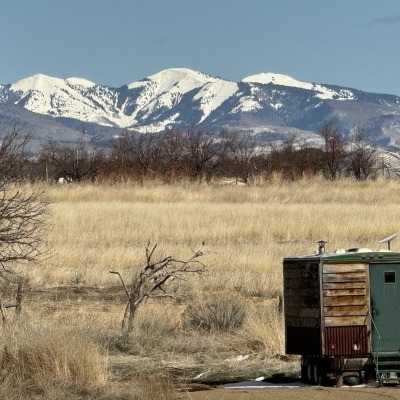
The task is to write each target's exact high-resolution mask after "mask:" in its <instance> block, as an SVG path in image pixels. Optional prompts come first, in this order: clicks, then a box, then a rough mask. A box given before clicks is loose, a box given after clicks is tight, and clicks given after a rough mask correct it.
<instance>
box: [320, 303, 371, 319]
mask: <svg viewBox="0 0 400 400" xmlns="http://www.w3.org/2000/svg"><path fill="white" fill-rule="evenodd" d="M368 309H369V308H368V306H367V305H366V304H364V305H361V306H351V307H346V306H345V307H324V315H325V317H340V316H343V317H344V316H348V315H367V313H368Z"/></svg>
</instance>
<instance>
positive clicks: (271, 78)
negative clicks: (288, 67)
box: [242, 72, 314, 90]
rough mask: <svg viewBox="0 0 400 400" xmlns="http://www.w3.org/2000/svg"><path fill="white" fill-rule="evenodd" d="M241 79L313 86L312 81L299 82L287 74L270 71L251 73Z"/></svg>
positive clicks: (264, 82) (252, 81) (263, 82)
mask: <svg viewBox="0 0 400 400" xmlns="http://www.w3.org/2000/svg"><path fill="white" fill-rule="evenodd" d="M242 81H243V82H248V83H262V84H268V83H273V84H274V85H282V86H290V87H298V88H302V89H308V90H311V89H313V87H314V85H313V84H312V83H308V82H301V81H298V80H296V79H293V78H292V77H290V76H288V75H282V74H275V73H272V72H264V73H261V74H257V75H251V76H248V77H246V78H244V79H242Z"/></svg>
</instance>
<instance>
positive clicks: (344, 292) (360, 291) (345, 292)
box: [323, 287, 367, 297]
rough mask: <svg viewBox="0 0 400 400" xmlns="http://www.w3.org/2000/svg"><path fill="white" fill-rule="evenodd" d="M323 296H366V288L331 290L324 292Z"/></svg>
mask: <svg viewBox="0 0 400 400" xmlns="http://www.w3.org/2000/svg"><path fill="white" fill-rule="evenodd" d="M323 294H324V296H325V297H335V296H366V294H367V290H366V288H365V287H364V288H348V289H333V290H324V291H323Z"/></svg>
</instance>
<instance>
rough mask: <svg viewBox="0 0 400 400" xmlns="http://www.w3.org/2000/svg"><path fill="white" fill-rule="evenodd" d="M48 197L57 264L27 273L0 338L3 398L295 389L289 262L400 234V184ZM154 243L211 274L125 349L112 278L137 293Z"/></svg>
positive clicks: (160, 307) (149, 312)
mask: <svg viewBox="0 0 400 400" xmlns="http://www.w3.org/2000/svg"><path fill="white" fill-rule="evenodd" d="M42 189H43V190H44V191H45V194H44V195H45V196H46V198H47V199H48V200H49V201H50V202H51V218H50V221H49V236H48V245H49V249H50V253H49V256H48V257H47V258H46V259H44V260H43V261H42V262H41V263H40V264H38V265H33V266H31V267H24V269H23V270H21V273H22V274H23V275H24V276H25V277H26V279H27V281H26V282H27V283H26V284H25V288H24V298H23V313H22V315H21V317H20V318H19V320H18V321H15V322H12V321H11V318H10V321H9V323H8V324H7V325H6V326H5V327H4V326H3V327H2V328H1V329H2V334H1V339H0V346H1V347H0V349H1V351H2V354H1V356H0V366H1V367H0V382H2V383H1V384H0V398H8V399H23V398H35V399H36V398H37V399H45V398H46V399H47V398H49V399H50V398H51V399H57V398H60V399H62V398H63V399H64V398H71V399H75V398H76V399H78V398H79V399H80V398H99V399H153V398H154V399H173V398H175V396H176V393H175V392H174V391H173V390H171V388H172V387H173V388H178V387H181V388H182V387H183V388H184V387H185V385H186V383H185V382H187V380H188V379H189V380H192V378H194V377H196V376H198V375H200V374H201V379H200V378H199V380H200V381H206V382H207V381H208V382H218V381H223V380H226V379H228V380H229V379H242V378H243V379H245V378H256V377H257V376H261V375H264V376H272V375H274V374H285V375H287V376H296V374H298V372H299V371H298V369H299V365H298V361H297V360H296V359H292V358H287V357H285V356H282V353H283V343H284V337H283V329H282V318H281V315H280V314H279V310H278V301H279V300H278V299H279V296H280V294H281V292H282V275H281V264H282V259H283V257H285V256H291V255H301V254H309V253H312V252H314V251H316V249H317V244H316V242H317V241H318V240H320V239H324V240H326V241H327V242H328V243H327V249H328V250H329V249H336V248H343V247H370V248H380V247H381V245H379V244H378V241H379V240H380V239H382V238H384V237H386V236H388V235H389V234H392V233H396V232H398V230H399V222H398V221H400V207H399V204H398V203H399V199H400V183H398V182H395V181H384V180H382V181H379V180H378V181H371V182H355V181H350V180H341V181H337V182H327V181H323V180H320V179H313V180H302V181H298V182H293V183H287V182H283V181H281V180H279V179H275V180H271V181H268V182H260V183H258V184H252V185H247V186H236V185H223V184H218V183H213V184H201V185H194V184H185V183H181V184H176V185H163V184H161V183H148V184H146V185H143V186H139V185H135V184H132V183H129V184H128V183H127V184H122V183H121V184H115V185H110V184H100V183H98V184H92V185H65V186H48V187H47V186H46V187H45V186H43V188H42ZM148 242H151V243H153V244H155V243H157V251H156V257H159V258H161V257H165V256H168V255H171V256H173V257H174V258H178V259H187V258H188V257H190V256H191V254H192V253H193V251H197V250H199V249H201V250H202V251H203V253H204V255H203V256H202V262H204V263H205V264H206V265H207V266H208V268H207V271H206V272H205V273H204V274H203V275H201V276H199V275H195V276H192V277H190V276H188V279H187V280H184V281H179V282H175V281H174V283H173V285H172V287H171V289H172V290H173V291H174V292H175V293H176V298H174V299H171V298H168V299H165V298H164V299H158V300H157V299H155V300H149V301H148V302H147V303H146V304H144V305H143V306H142V308H141V309H139V314H138V315H137V320H136V322H135V326H134V330H133V332H132V333H131V334H130V335H128V336H127V335H124V336H121V331H120V322H121V319H122V316H123V313H124V308H125V304H126V299H125V294H124V290H123V288H122V286H121V284H120V281H119V280H118V279H117V277H116V276H115V275H113V274H110V273H109V271H110V270H116V271H119V272H120V273H121V274H122V276H123V277H124V279H125V280H126V282H127V283H129V282H130V280H131V278H132V276H133V275H134V273H135V272H137V271H138V269H139V268H140V266H142V265H143V263H144V255H145V247H146V245H147V243H148ZM392 246H393V249H394V250H397V249H400V243H397V242H396V241H395V242H393V244H392ZM7 295H8V296H12V295H11V292H8V294H7ZM210 310H211V311H210ZM7 313H8V315H10V316H11V314H12V311H7ZM193 320H196V321H198V320H203V321H204V324H199V325H198V326H195V325H194V324H193ZM221 320H223V322H224V323H225V325H224V326H225V328H226V329H225V328H224V329H220V326H221ZM205 326H207V327H208V328H207V329H204V327H205ZM239 356H241V357H239ZM28 393H29V395H28ZM180 396H181V397H180V398H182V394H180ZM187 398H190V395H189V394H187Z"/></svg>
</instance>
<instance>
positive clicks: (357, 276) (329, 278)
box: [322, 272, 366, 283]
mask: <svg viewBox="0 0 400 400" xmlns="http://www.w3.org/2000/svg"><path fill="white" fill-rule="evenodd" d="M365 280H366V273H365V272H362V273H361V272H346V273H342V274H324V275H323V277H322V281H323V282H324V283H325V282H330V283H332V282H365Z"/></svg>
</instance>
